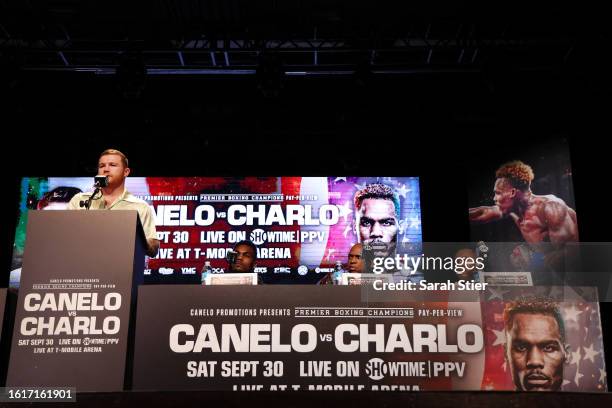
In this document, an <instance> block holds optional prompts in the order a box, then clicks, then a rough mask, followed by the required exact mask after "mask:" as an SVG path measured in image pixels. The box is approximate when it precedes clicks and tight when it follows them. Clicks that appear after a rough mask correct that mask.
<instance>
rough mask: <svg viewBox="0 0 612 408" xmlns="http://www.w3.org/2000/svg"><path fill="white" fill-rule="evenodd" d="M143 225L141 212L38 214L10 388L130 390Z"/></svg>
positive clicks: (31, 230)
mask: <svg viewBox="0 0 612 408" xmlns="http://www.w3.org/2000/svg"><path fill="white" fill-rule="evenodd" d="M137 227H138V214H137V213H136V211H95V212H94V211H92V212H88V211H52V212H43V211H32V212H31V213H30V215H29V222H28V240H27V242H26V247H25V257H24V264H23V273H22V276H21V288H20V289H19V297H18V301H17V310H16V314H15V326H14V329H13V338H12V343H11V355H10V362H9V369H8V375H7V386H11V387H27V386H30V387H32V386H37V387H75V388H76V389H77V391H79V392H83V391H98V392H103V391H109V392H110V391H121V390H123V388H124V379H125V367H126V357H127V350H128V331H129V324H130V309H131V303H132V288H133V287H134V285H135V284H136V283H135V282H134V281H133V279H134V278H136V279H137V278H138V276H142V268H143V266H144V265H143V264H144V253H143V249H142V245H141V244H140V243H139V242H138V240H139V239H140V237H138V236H137ZM138 228H140V227H138Z"/></svg>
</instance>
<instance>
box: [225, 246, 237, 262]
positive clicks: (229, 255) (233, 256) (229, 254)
mask: <svg viewBox="0 0 612 408" xmlns="http://www.w3.org/2000/svg"><path fill="white" fill-rule="evenodd" d="M236 258H238V252H235V251H234V250H232V249H229V250H228V251H227V254H226V255H225V259H226V260H227V262H228V263H229V264H230V265H231V264H234V263H236Z"/></svg>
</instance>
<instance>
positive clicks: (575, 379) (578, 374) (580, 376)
mask: <svg viewBox="0 0 612 408" xmlns="http://www.w3.org/2000/svg"><path fill="white" fill-rule="evenodd" d="M582 377H584V375H582V374H580V372H578V371H576V375H575V376H574V382H575V383H576V386H578V381H579V380H580V379H581V378H582Z"/></svg>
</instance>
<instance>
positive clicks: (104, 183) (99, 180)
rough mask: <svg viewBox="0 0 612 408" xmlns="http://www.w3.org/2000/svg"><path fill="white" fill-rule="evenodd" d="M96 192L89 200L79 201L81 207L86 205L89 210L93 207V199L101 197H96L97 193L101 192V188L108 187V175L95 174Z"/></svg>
mask: <svg viewBox="0 0 612 408" xmlns="http://www.w3.org/2000/svg"><path fill="white" fill-rule="evenodd" d="M93 186H94V188H95V190H94V192H93V194H92V195H91V196H90V197H89V199H87V200H83V201H81V202H80V203H79V205H80V206H81V207H85V209H86V210H89V208H90V207H91V202H92V201H93V200H97V199H99V198H100V197H101V196H100V197H96V195H97V194H98V193H99V192H100V189H102V188H104V187H108V176H95V177H94V185H93Z"/></svg>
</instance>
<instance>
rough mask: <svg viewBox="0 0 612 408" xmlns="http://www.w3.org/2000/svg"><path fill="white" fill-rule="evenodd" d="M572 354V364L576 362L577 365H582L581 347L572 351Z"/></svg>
mask: <svg viewBox="0 0 612 408" xmlns="http://www.w3.org/2000/svg"><path fill="white" fill-rule="evenodd" d="M571 356H572V357H571V359H570V364H576V365H577V366H580V347H579V348H578V350H576V351H574V352H573V353H571Z"/></svg>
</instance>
